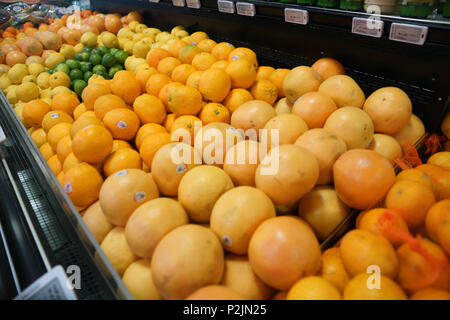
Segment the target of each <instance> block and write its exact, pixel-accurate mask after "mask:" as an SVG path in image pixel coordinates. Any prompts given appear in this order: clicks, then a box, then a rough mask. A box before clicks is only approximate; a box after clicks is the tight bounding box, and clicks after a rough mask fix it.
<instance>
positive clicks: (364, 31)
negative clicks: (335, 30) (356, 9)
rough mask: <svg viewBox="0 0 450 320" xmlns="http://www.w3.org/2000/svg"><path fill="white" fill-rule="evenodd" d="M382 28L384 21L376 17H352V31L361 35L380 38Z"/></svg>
mask: <svg viewBox="0 0 450 320" xmlns="http://www.w3.org/2000/svg"><path fill="white" fill-rule="evenodd" d="M383 29H384V21H382V20H378V19H372V18H369V19H365V18H353V20H352V33H356V34H361V35H363V36H369V37H375V38H381V35H382V34H383Z"/></svg>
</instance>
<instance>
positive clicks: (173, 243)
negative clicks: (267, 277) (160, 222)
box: [151, 224, 224, 299]
mask: <svg viewBox="0 0 450 320" xmlns="http://www.w3.org/2000/svg"><path fill="white" fill-rule="evenodd" d="M180 243H182V244H183V250H180ZM206 243H207V244H208V245H205V244H206ZM181 265H182V266H184V267H183V268H180V266H181ZM223 269H224V258H223V249H222V246H221V245H220V242H219V240H218V239H217V237H216V235H215V234H214V233H213V232H212V231H211V230H210V229H208V228H205V227H202V226H199V225H194V224H187V225H183V226H180V227H178V228H176V229H174V230H172V231H171V232H169V233H168V234H167V235H166V236H165V237H164V238H162V239H161V241H160V242H159V243H158V245H157V246H156V248H155V251H154V252H153V256H152V264H151V270H152V277H153V282H154V284H155V286H156V288H157V289H158V291H159V293H160V294H161V295H162V296H163V297H164V298H166V299H185V298H186V297H187V296H189V295H190V294H191V293H193V292H194V291H196V290H197V289H200V288H202V287H205V286H208V285H214V284H218V283H219V282H220V280H221V278H222V274H223Z"/></svg>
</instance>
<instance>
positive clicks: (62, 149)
mask: <svg viewBox="0 0 450 320" xmlns="http://www.w3.org/2000/svg"><path fill="white" fill-rule="evenodd" d="M71 152H72V139H71V138H70V135H67V136H65V137H63V138H61V140H59V142H58V144H57V145H56V154H57V155H58V159H59V161H61V163H64V160H66V158H67V156H68V155H69V154H70V153H71Z"/></svg>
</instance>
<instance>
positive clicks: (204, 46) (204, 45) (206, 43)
mask: <svg viewBox="0 0 450 320" xmlns="http://www.w3.org/2000/svg"><path fill="white" fill-rule="evenodd" d="M216 45H217V42H215V41H214V40H211V39H203V40H202V41H200V42H199V43H198V44H197V47H198V48H199V49H200V50H201V51H203V52H211V50H212V49H213V48H214V47H215V46H216Z"/></svg>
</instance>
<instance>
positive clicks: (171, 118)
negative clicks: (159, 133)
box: [163, 113, 178, 131]
mask: <svg viewBox="0 0 450 320" xmlns="http://www.w3.org/2000/svg"><path fill="white" fill-rule="evenodd" d="M176 118H178V116H177V115H176V114H175V113H169V114H168V115H167V117H166V120H164V122H163V126H164V128H166V130H167V131H170V128H172V124H173V122H174V121H175V119H176Z"/></svg>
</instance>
